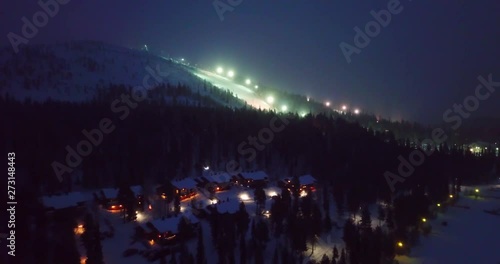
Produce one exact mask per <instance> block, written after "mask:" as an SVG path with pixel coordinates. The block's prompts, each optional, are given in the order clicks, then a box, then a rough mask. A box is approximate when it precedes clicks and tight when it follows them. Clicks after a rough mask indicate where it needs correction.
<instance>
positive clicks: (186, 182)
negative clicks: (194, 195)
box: [172, 178, 197, 189]
mask: <svg viewBox="0 0 500 264" xmlns="http://www.w3.org/2000/svg"><path fill="white" fill-rule="evenodd" d="M172 185H173V186H174V187H176V188H178V189H183V188H184V189H194V188H196V185H197V183H196V181H195V180H194V179H193V178H185V179H182V180H180V181H172Z"/></svg>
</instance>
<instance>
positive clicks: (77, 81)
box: [0, 42, 243, 107]
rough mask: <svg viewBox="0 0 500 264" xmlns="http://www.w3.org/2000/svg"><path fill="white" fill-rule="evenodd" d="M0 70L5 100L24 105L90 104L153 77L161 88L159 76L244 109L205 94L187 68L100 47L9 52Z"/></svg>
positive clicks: (3, 53)
mask: <svg viewBox="0 0 500 264" xmlns="http://www.w3.org/2000/svg"><path fill="white" fill-rule="evenodd" d="M0 65H1V66H0V72H1V73H2V74H1V75H0V94H1V95H2V96H5V95H6V94H8V95H9V96H10V97H11V98H16V99H18V100H24V99H26V98H31V100H33V101H45V100H47V99H49V98H50V99H52V100H56V101H70V102H78V101H87V100H90V99H92V98H93V97H94V96H95V95H96V90H97V89H99V88H106V87H107V86H108V85H109V84H116V85H122V84H123V85H125V86H130V87H136V86H143V83H144V78H145V77H146V76H148V75H151V76H153V77H151V78H149V80H148V83H149V84H155V82H156V81H155V77H154V74H152V72H154V73H155V74H156V76H157V77H160V78H161V81H160V82H161V83H166V84H167V83H168V84H171V85H177V84H182V85H185V86H188V87H190V88H191V89H192V90H193V92H199V93H200V94H201V95H206V96H210V97H212V99H215V101H217V102H219V103H221V104H222V105H229V106H233V107H235V106H239V105H240V106H241V105H243V103H237V100H232V102H230V103H227V102H222V100H220V98H217V97H216V96H214V95H212V94H210V93H209V92H207V91H206V89H202V88H204V86H205V85H209V84H206V83H205V81H204V80H202V79H200V78H199V77H197V76H195V75H194V74H192V73H191V72H190V71H189V70H188V68H187V67H186V66H184V65H182V64H178V63H176V62H174V61H172V60H169V59H166V58H162V57H158V56H155V55H151V54H149V53H147V52H145V51H139V50H133V49H128V48H122V47H116V46H112V45H108V44H103V43H99V42H71V43H64V44H55V45H36V46H27V47H26V48H24V49H22V50H21V51H20V52H19V53H18V54H14V53H13V52H12V50H11V49H8V48H5V49H3V50H0ZM220 88H224V87H220ZM233 99H234V98H233ZM235 102H236V103H235Z"/></svg>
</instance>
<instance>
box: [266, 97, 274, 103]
mask: <svg viewBox="0 0 500 264" xmlns="http://www.w3.org/2000/svg"><path fill="white" fill-rule="evenodd" d="M266 101H267V103H269V104H272V103H274V97H272V96H268V97H267V98H266Z"/></svg>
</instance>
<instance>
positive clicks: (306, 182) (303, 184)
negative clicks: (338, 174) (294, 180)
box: [299, 174, 316, 191]
mask: <svg viewBox="0 0 500 264" xmlns="http://www.w3.org/2000/svg"><path fill="white" fill-rule="evenodd" d="M299 182H300V188H301V189H308V190H310V191H315V190H316V178H314V177H313V176H311V175H310V174H307V175H303V176H300V177H299Z"/></svg>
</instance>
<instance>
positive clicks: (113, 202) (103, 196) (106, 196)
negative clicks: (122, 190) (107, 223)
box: [94, 185, 144, 211]
mask: <svg viewBox="0 0 500 264" xmlns="http://www.w3.org/2000/svg"><path fill="white" fill-rule="evenodd" d="M130 190H131V191H132V192H133V193H134V196H135V197H136V199H137V207H138V209H139V210H141V211H142V209H143V207H144V196H143V192H142V187H141V186H140V185H135V186H130ZM118 192H119V188H104V189H101V190H99V191H97V192H94V198H95V199H96V200H97V201H98V202H99V204H101V205H102V206H103V207H105V208H106V209H107V210H121V209H123V205H122V204H120V203H119V201H118Z"/></svg>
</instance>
